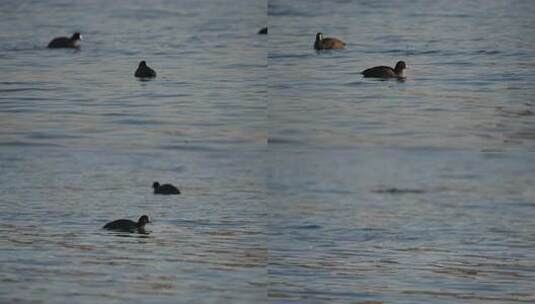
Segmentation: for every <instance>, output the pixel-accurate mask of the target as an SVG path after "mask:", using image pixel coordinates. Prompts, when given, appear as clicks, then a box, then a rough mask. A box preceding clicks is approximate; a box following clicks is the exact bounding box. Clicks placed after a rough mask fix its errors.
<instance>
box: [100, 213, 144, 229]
mask: <svg viewBox="0 0 535 304" xmlns="http://www.w3.org/2000/svg"><path fill="white" fill-rule="evenodd" d="M148 223H150V220H149V217H148V216H146V215H142V216H141V217H140V218H139V220H138V221H137V223H136V222H134V221H131V220H125V219H120V220H116V221H113V222H109V223H107V224H106V225H104V227H102V228H104V229H108V230H120V231H128V232H134V231H136V230H138V231H143V230H144V228H145V224H148Z"/></svg>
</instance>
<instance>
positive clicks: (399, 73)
mask: <svg viewBox="0 0 535 304" xmlns="http://www.w3.org/2000/svg"><path fill="white" fill-rule="evenodd" d="M406 68H407V65H406V64H405V61H398V63H396V67H395V68H391V67H388V66H376V67H373V68H369V69H366V70H364V71H362V73H361V74H362V75H364V77H375V78H403V70H404V69H406Z"/></svg>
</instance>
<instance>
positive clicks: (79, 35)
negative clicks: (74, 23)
mask: <svg viewBox="0 0 535 304" xmlns="http://www.w3.org/2000/svg"><path fill="white" fill-rule="evenodd" d="M71 40H73V41H75V40H82V35H81V34H80V33H78V32H76V33H74V34H72V36H71Z"/></svg>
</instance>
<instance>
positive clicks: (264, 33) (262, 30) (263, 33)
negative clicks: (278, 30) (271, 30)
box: [258, 26, 268, 35]
mask: <svg viewBox="0 0 535 304" xmlns="http://www.w3.org/2000/svg"><path fill="white" fill-rule="evenodd" d="M267 33H268V29H267V26H266V27H263V28H261V29H260V30H259V31H258V35H267Z"/></svg>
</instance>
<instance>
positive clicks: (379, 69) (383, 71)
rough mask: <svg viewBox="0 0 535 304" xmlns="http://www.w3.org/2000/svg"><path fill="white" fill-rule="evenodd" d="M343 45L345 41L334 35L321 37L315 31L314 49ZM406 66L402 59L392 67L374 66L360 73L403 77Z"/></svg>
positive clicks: (319, 49) (332, 48)
mask: <svg viewBox="0 0 535 304" xmlns="http://www.w3.org/2000/svg"><path fill="white" fill-rule="evenodd" d="M345 46H346V43H345V42H343V41H342V40H340V39H338V38H334V37H323V34H322V33H317V34H316V41H314V49H316V50H317V51H322V50H335V49H343V48H344V47H345ZM406 68H407V65H406V64H405V62H404V61H398V62H397V63H396V66H395V67H394V68H391V67H389V66H376V67H373V68H369V69H366V70H364V71H362V72H361V74H362V75H364V77H374V78H403V70H404V69H406Z"/></svg>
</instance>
